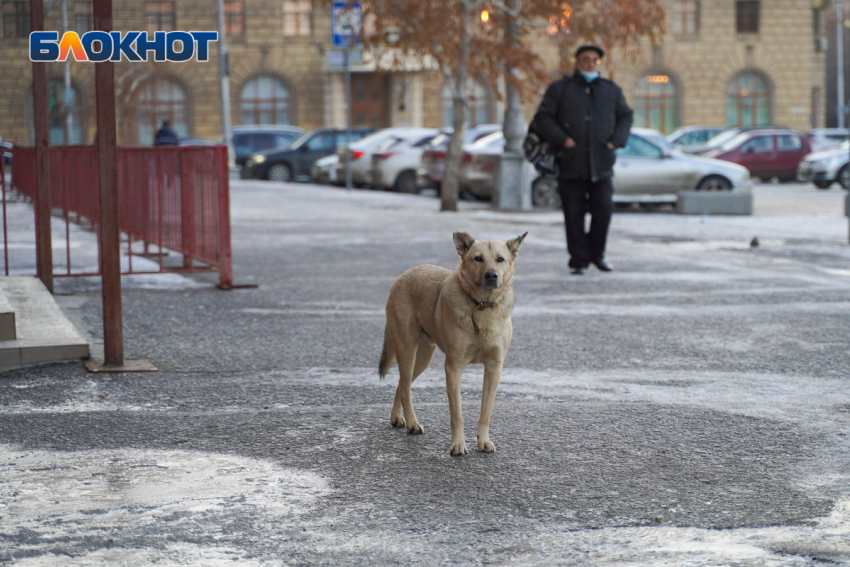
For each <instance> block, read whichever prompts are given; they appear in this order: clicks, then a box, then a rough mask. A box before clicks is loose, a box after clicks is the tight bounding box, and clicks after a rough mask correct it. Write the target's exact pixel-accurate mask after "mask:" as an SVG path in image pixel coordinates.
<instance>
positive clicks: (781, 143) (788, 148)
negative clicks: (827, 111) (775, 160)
mask: <svg viewBox="0 0 850 567" xmlns="http://www.w3.org/2000/svg"><path fill="white" fill-rule="evenodd" d="M802 147H803V142H802V140H800V137H799V136H791V135H782V136H778V137H777V138H776V149H777V150H779V151H780V152H795V151H797V150H799V149H800V148H802Z"/></svg>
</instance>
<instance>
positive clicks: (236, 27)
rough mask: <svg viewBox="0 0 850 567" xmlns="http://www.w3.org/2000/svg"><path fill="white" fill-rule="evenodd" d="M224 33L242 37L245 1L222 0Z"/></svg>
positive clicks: (243, 33) (228, 35)
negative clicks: (223, 0)
mask: <svg viewBox="0 0 850 567" xmlns="http://www.w3.org/2000/svg"><path fill="white" fill-rule="evenodd" d="M224 33H225V35H227V37H244V35H245V3H244V2H236V1H235V0H225V2H224Z"/></svg>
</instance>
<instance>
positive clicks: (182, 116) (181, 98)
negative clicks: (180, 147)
mask: <svg viewBox="0 0 850 567" xmlns="http://www.w3.org/2000/svg"><path fill="white" fill-rule="evenodd" d="M186 98H187V97H186V91H185V90H184V89H183V87H182V86H180V85H179V84H178V83H177V82H176V81H174V80H173V79H169V78H166V77H160V78H156V79H153V80H152V81H149V82H148V83H146V84H145V85H144V86H143V87H142V88H141V90H140V92H139V98H138V107H137V111H138V130H137V141H138V143H139V144H141V145H145V146H149V145H150V144H152V143H153V138H154V136H155V135H156V131H157V130H158V129H159V127H160V126H162V122H163V121H164V120H168V121H169V122H170V123H171V129H172V130H174V131H175V132H177V135H178V136H179V137H181V138H185V137H187V136H188V135H189V124H188V116H189V112H188V109H187V104H186Z"/></svg>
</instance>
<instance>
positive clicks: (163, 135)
mask: <svg viewBox="0 0 850 567" xmlns="http://www.w3.org/2000/svg"><path fill="white" fill-rule="evenodd" d="M153 145H154V146H176V145H177V132H175V131H174V130H172V129H171V125H170V124H169V123H168V120H163V121H162V127H161V128H160V129H159V130H157V132H156V136H154V138H153Z"/></svg>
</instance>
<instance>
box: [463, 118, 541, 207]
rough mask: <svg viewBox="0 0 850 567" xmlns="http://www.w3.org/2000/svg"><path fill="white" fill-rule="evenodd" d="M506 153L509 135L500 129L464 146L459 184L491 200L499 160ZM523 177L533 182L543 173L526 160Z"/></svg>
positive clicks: (476, 196)
mask: <svg viewBox="0 0 850 567" xmlns="http://www.w3.org/2000/svg"><path fill="white" fill-rule="evenodd" d="M504 152H505V135H504V133H503V132H502V131H501V130H500V131H498V132H493V133H492V134H488V135H487V136H484V137H483V138H479V139H478V140H476V141H475V142H472V143H471V144H468V145H466V146H464V149H463V155H462V156H461V159H460V172H459V174H458V185H459V187H460V191H461V193H464V192H466V193H468V194H470V195H472V196H473V197H475V198H477V199H490V198H492V196H493V192H494V190H495V188H496V174H497V171H498V169H499V162H500V161H501V159H502V154H503V153H504ZM522 166H523V174H522V175H523V178H524V179H528V180H530V181H533V180H535V179H537V178H538V177H539V176H540V173H539V172H538V171H537V170H536V169H535V167H534V165H532V164H531V162H530V161H528V160H523V165H522Z"/></svg>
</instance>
